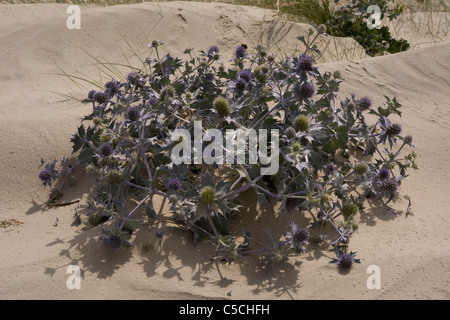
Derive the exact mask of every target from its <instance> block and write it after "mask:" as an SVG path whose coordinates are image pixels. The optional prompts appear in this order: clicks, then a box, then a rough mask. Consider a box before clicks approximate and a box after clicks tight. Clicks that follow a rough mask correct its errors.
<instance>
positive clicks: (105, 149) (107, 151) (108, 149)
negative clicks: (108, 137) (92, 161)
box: [100, 142, 113, 157]
mask: <svg viewBox="0 0 450 320" xmlns="http://www.w3.org/2000/svg"><path fill="white" fill-rule="evenodd" d="M112 152H113V148H112V146H111V144H110V143H109V142H105V143H104V144H102V145H101V147H100V154H101V155H102V156H104V157H109V156H110V155H111V154H112Z"/></svg>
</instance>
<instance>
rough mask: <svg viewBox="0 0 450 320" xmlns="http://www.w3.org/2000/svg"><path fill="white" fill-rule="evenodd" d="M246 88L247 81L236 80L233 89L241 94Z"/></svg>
mask: <svg viewBox="0 0 450 320" xmlns="http://www.w3.org/2000/svg"><path fill="white" fill-rule="evenodd" d="M246 86H247V81H245V80H244V79H242V78H238V79H237V80H236V81H235V82H234V88H235V89H236V91H238V92H241V91H244V89H245V87H246Z"/></svg>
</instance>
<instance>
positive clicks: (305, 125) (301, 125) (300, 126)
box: [294, 114, 309, 131]
mask: <svg viewBox="0 0 450 320" xmlns="http://www.w3.org/2000/svg"><path fill="white" fill-rule="evenodd" d="M294 128H295V130H297V131H308V129H309V119H308V117H307V116H305V115H303V114H302V115H299V116H297V117H296V118H295V120H294Z"/></svg>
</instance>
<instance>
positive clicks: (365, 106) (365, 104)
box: [356, 97, 372, 111]
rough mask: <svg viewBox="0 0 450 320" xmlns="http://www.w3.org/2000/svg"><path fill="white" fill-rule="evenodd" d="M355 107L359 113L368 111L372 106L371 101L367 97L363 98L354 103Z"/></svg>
mask: <svg viewBox="0 0 450 320" xmlns="http://www.w3.org/2000/svg"><path fill="white" fill-rule="evenodd" d="M356 105H357V106H358V108H359V110H361V111H366V110H369V109H370V107H371V106H372V99H370V98H369V97H363V98H361V99H359V100H358V101H357V102H356Z"/></svg>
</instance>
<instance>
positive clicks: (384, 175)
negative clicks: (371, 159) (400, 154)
mask: <svg viewBox="0 0 450 320" xmlns="http://www.w3.org/2000/svg"><path fill="white" fill-rule="evenodd" d="M378 176H379V177H380V179H381V180H386V179H387V178H389V170H388V169H387V168H381V169H380V170H378Z"/></svg>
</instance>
